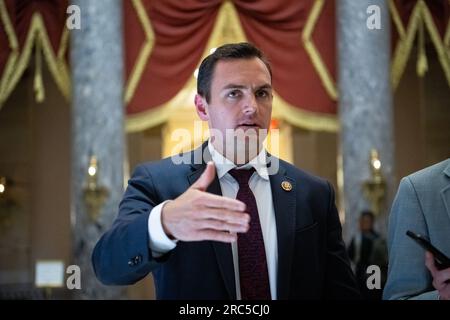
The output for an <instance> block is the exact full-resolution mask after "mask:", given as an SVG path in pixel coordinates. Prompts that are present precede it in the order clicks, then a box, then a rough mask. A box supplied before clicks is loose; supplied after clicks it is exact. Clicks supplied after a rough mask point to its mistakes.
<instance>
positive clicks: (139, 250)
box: [92, 165, 170, 285]
mask: <svg viewBox="0 0 450 320" xmlns="http://www.w3.org/2000/svg"><path fill="white" fill-rule="evenodd" d="M159 202H162V201H161V200H160V199H159V197H158V194H157V191H156V189H155V188H154V185H153V181H152V179H151V176H150V173H149V172H148V171H147V170H146V168H145V167H144V166H143V165H141V166H138V167H137V168H136V169H135V171H134V173H133V175H132V177H131V179H130V180H129V182H128V187H127V189H126V191H125V194H124V196H123V199H122V201H121V202H120V205H119V214H118V217H117V218H116V220H115V221H114V223H113V226H112V227H111V229H110V230H109V231H107V232H106V233H105V234H104V235H103V236H102V237H101V238H100V240H99V241H98V243H97V245H96V246H95V248H94V251H93V254H92V263H93V267H94V271H95V274H96V276H97V278H98V279H99V280H100V281H101V282H102V283H103V284H107V285H129V284H133V283H135V282H137V281H138V280H140V279H142V278H143V277H145V276H146V275H147V274H148V273H149V272H151V271H152V270H153V269H154V268H155V267H157V266H158V265H159V263H160V262H161V261H164V260H165V259H167V257H168V256H169V255H170V253H168V254H166V255H164V256H162V257H160V258H157V259H155V258H153V257H152V254H151V250H150V248H149V236H148V217H149V214H150V212H151V210H152V209H153V208H154V207H155V206H156V205H158V204H159Z"/></svg>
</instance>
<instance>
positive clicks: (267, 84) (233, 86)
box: [222, 83, 272, 90]
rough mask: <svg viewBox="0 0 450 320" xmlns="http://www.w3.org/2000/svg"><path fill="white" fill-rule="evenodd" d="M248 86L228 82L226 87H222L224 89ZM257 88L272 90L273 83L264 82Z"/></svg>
mask: <svg viewBox="0 0 450 320" xmlns="http://www.w3.org/2000/svg"><path fill="white" fill-rule="evenodd" d="M246 88H247V86H244V85H241V84H234V83H230V84H227V85H226V86H225V87H223V88H222V90H227V89H246ZM256 89H257V90H261V89H270V90H272V85H270V84H269V83H266V84H263V85H261V86H259V87H257V88H256Z"/></svg>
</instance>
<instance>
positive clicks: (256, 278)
mask: <svg viewBox="0 0 450 320" xmlns="http://www.w3.org/2000/svg"><path fill="white" fill-rule="evenodd" d="M253 172H255V169H254V168H252V169H250V170H236V169H232V170H230V171H229V174H230V175H231V176H232V177H233V178H234V179H236V181H237V182H238V183H239V191H238V193H237V196H236V199H237V200H240V201H242V202H244V203H245V204H246V205H247V209H246V212H248V213H249V214H250V228H249V230H248V231H247V233H239V234H238V255H239V278H240V282H241V298H242V300H270V299H271V296H270V286H269V273H268V271H267V260H266V251H265V249H264V239H263V234H262V230H261V224H260V222H259V214H258V207H257V206H256V199H255V196H254V195H253V192H252V190H251V189H250V187H249V185H248V181H249V179H250V177H251V176H252V174H253Z"/></svg>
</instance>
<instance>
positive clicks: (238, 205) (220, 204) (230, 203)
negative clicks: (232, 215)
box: [197, 192, 246, 212]
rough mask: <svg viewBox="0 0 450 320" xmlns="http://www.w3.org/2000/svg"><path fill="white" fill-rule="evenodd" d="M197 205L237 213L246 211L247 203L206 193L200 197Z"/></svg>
mask: <svg viewBox="0 0 450 320" xmlns="http://www.w3.org/2000/svg"><path fill="white" fill-rule="evenodd" d="M197 203H198V204H200V205H203V206H205V207H211V208H222V209H228V210H235V211H242V212H243V211H244V210H245V207H246V206H245V203H243V202H242V201H239V200H236V199H230V198H226V197H223V196H218V195H215V194H211V193H207V192H204V193H203V194H202V195H201V196H199V197H198V199H197Z"/></svg>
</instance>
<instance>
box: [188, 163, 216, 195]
mask: <svg viewBox="0 0 450 320" xmlns="http://www.w3.org/2000/svg"><path fill="white" fill-rule="evenodd" d="M215 177H216V167H215V166H214V162H212V161H210V162H208V164H207V165H206V169H205V171H203V173H202V175H201V176H200V178H198V180H197V181H196V182H195V183H194V184H193V185H192V188H194V189H198V190H201V191H206V189H207V188H208V186H209V185H210V184H211V182H213V180H214V178H215Z"/></svg>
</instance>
